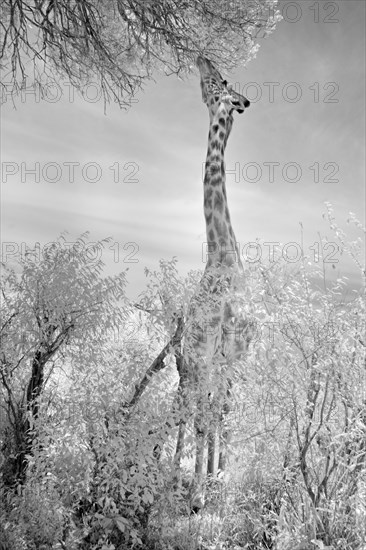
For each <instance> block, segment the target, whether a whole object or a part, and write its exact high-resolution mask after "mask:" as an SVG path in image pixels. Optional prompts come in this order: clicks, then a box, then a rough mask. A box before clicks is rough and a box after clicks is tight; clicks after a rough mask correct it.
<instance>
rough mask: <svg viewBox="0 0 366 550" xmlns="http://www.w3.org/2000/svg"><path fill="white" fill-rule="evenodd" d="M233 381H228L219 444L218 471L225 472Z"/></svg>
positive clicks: (229, 433) (229, 434)
mask: <svg viewBox="0 0 366 550" xmlns="http://www.w3.org/2000/svg"><path fill="white" fill-rule="evenodd" d="M231 387H232V382H231V380H228V381H227V388H226V396H225V400H224V403H223V405H222V409H221V418H220V432H221V433H220V444H219V464H218V471H220V472H224V471H225V468H226V463H227V452H228V445H229V443H230V436H231V432H230V429H229V426H228V422H227V417H228V414H229V412H230V402H231Z"/></svg>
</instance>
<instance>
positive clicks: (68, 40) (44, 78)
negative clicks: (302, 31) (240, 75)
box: [0, 0, 280, 106]
mask: <svg viewBox="0 0 366 550" xmlns="http://www.w3.org/2000/svg"><path fill="white" fill-rule="evenodd" d="M276 6H277V0H229V1H227V0H163V1H159V2H157V1H155V0H57V1H55V0H34V1H32V0H4V2H2V6H1V27H2V39H1V42H0V59H1V67H2V70H3V82H2V86H3V87H5V90H6V92H7V93H10V92H11V91H13V92H17V91H19V90H20V89H21V88H22V87H25V86H29V85H37V86H39V88H40V91H41V93H42V91H44V89H45V86H47V85H49V82H50V79H54V78H55V76H57V77H58V79H60V80H65V81H66V82H67V84H68V85H72V86H74V87H75V88H76V89H78V90H81V91H82V89H83V86H85V85H86V84H87V83H90V82H93V83H97V84H98V86H99V87H100V89H101V94H102V95H103V97H104V99H105V100H106V101H110V100H111V99H112V100H114V101H117V102H118V103H119V104H120V105H121V106H127V105H129V104H130V102H131V99H132V98H133V96H134V95H135V93H136V91H137V90H138V89H139V88H141V86H143V84H144V83H145V82H146V81H147V80H149V79H151V78H152V75H153V71H154V70H160V71H164V72H165V73H166V74H174V73H175V74H178V75H180V74H184V73H187V72H189V71H190V70H191V68H192V66H193V64H194V61H195V59H196V56H197V55H198V54H201V55H205V56H207V57H209V58H210V59H212V60H213V61H214V62H215V63H216V64H218V65H219V66H224V67H225V68H227V69H229V70H230V69H232V68H233V67H235V66H237V65H243V64H245V63H246V62H247V61H248V60H249V59H250V58H251V57H252V56H253V55H255V53H256V51H257V49H258V45H257V39H258V37H262V36H264V35H266V34H268V33H270V32H271V31H272V30H273V29H274V27H275V24H276V22H277V21H278V20H279V19H280V15H279V12H278V10H277V7H276ZM53 81H54V80H53Z"/></svg>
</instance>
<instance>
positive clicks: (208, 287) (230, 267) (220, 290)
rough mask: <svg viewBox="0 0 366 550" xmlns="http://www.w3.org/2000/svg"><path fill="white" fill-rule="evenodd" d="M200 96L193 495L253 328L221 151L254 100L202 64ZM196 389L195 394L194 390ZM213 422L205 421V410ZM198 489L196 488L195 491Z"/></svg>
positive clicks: (190, 331)
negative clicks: (202, 141) (203, 123)
mask: <svg viewBox="0 0 366 550" xmlns="http://www.w3.org/2000/svg"><path fill="white" fill-rule="evenodd" d="M197 66H198V68H199V71H200V75H201V90H202V99H203V102H204V103H206V105H207V107H208V111H209V117H210V123H209V135H208V148H207V157H206V164H205V176H204V184H203V187H204V216H205V222H206V235H207V263H206V268H205V272H204V275H203V277H202V279H201V282H200V285H199V288H198V290H197V292H196V294H195V296H194V297H193V299H192V302H191V305H190V308H189V312H188V323H187V331H186V336H185V342H184V350H183V355H184V361H185V363H186V365H187V368H186V373H185V374H186V380H184V381H183V383H182V388H183V386H184V384H187V386H189V387H190V388H191V391H190V392H188V391H186V393H185V395H186V404H185V405H186V408H187V409H189V408H191V407H190V405H189V403H188V401H189V399H188V394H189V393H191V394H192V393H193V395H194V399H195V408H196V410H195V421H194V425H195V432H196V465H195V485H196V493H197V494H200V492H201V491H200V487H202V483H203V466H204V446H205V442H206V440H207V438H208V445H209V448H208V472H209V473H210V474H213V473H214V465H215V456H214V451H215V441H216V426H217V424H218V423H219V420H220V417H221V420H223V419H224V417H225V416H226V415H227V413H228V412H229V409H230V395H231V392H230V388H231V372H232V368H233V365H234V363H235V361H237V360H240V359H241V358H242V357H243V356H244V354H245V352H246V350H247V348H248V345H249V342H250V339H251V336H250V325H249V323H248V322H247V320H246V316H245V314H244V312H243V311H241V309H242V308H241V301H240V300H238V298H237V292H238V288H239V285H240V282H241V278H242V274H243V266H242V263H241V260H240V255H239V250H238V246H237V243H236V239H235V235H234V231H233V228H232V224H231V220H230V213H229V208H228V202H227V194H226V185H225V162H224V152H225V148H226V144H227V140H228V137H229V135H230V132H231V129H232V124H233V111H234V110H236V111H238V112H239V113H242V112H243V111H244V110H245V108H247V107H248V106H249V101H248V100H247V99H246V98H245V97H243V96H241V95H240V94H238V93H236V92H235V91H234V90H233V89H232V87H231V86H230V85H228V84H227V82H226V81H225V80H223V78H222V77H221V75H220V73H219V72H218V71H217V69H216V68H215V67H214V66H213V65H212V63H211V62H210V61H209V60H208V59H206V58H203V57H199V58H198V59H197ZM192 387H193V390H192ZM208 412H209V413H212V414H210V416H211V421H210V422H208V421H207V413H208ZM228 438H229V433H228V431H227V430H226V431H225V428H224V429H223V433H222V434H221V442H222V443H223V444H222V448H221V449H220V456H219V464H218V466H219V469H220V468H221V469H224V467H225V461H226V446H227V442H228ZM197 488H198V489H197Z"/></svg>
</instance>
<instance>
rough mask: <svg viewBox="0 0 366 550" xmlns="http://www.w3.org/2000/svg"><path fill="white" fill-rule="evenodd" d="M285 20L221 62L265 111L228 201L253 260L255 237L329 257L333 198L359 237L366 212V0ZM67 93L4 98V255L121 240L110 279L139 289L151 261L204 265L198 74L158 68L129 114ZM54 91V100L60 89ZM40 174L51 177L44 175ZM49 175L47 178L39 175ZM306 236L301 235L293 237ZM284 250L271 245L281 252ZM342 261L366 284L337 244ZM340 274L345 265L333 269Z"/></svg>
mask: <svg viewBox="0 0 366 550" xmlns="http://www.w3.org/2000/svg"><path fill="white" fill-rule="evenodd" d="M280 9H281V12H282V15H283V17H284V19H283V20H282V21H281V22H280V23H278V25H277V28H276V30H275V32H274V33H273V34H271V35H270V36H269V37H268V38H267V39H263V40H260V45H261V46H260V49H259V52H258V54H257V57H256V59H254V60H252V61H251V62H250V63H249V64H248V65H247V67H245V68H238V69H237V70H236V71H235V72H234V73H231V74H227V73H225V69H224V68H223V67H220V68H219V69H220V70H221V72H222V73H223V74H224V75H225V76H226V77H227V78H228V80H229V81H230V82H231V83H233V84H234V85H235V86H236V89H237V90H238V91H239V90H240V91H241V92H242V93H244V95H246V96H247V97H248V98H249V99H250V100H251V101H252V103H251V106H250V108H249V109H247V110H246V111H245V113H244V114H242V115H238V114H236V116H235V120H234V128H233V131H232V134H231V136H230V139H229V143H228V147H227V153H226V170H227V192H228V200H229V209H230V212H231V219H232V223H233V228H234V231H235V235H236V238H237V241H238V242H239V244H240V247H241V250H242V251H243V254H245V252H248V254H251V252H250V250H251V249H250V247H249V244H248V243H251V242H255V241H256V240H258V239H259V241H260V242H261V243H281V244H280V245H278V246H277V245H276V250H277V251H279V252H280V253H281V252H282V253H283V254H284V255H285V257H286V258H287V259H290V257H291V258H293V254H296V253H297V250H298V247H299V245H300V243H301V242H302V241H301V240H302V239H303V242H304V249H305V250H304V251H305V253H306V254H309V255H310V257H312V258H313V259H314V257H315V256H314V255H315V254H316V251H317V250H318V247H319V243H320V240H321V237H322V236H328V239H329V241H330V243H332V242H335V239H334V236H333V235H332V233H331V232H330V231H329V226H328V224H327V223H326V221H325V220H324V218H323V213H324V212H325V211H326V208H325V204H324V203H325V202H326V201H328V202H330V203H331V204H332V206H333V209H334V213H335V216H336V219H337V222H338V223H339V225H340V226H341V227H342V228H343V229H344V230H345V231H346V233H347V235H348V236H349V238H350V240H352V239H355V238H356V237H358V236H360V235H361V234H360V233H359V232H358V231H355V230H354V229H353V227H352V226H350V225H349V224H347V219H348V217H349V212H353V213H355V214H356V217H357V218H358V219H360V220H361V221H363V222H364V219H365V184H364V181H365V3H364V2H363V0H340V1H335V2H327V1H324V0H321V1H320V2H314V1H308V0H298V1H297V2H287V1H286V2H285V1H281V2H280ZM94 93H95V90H94V89H90V90H89V96H88V98H86V99H83V98H81V97H78V95H77V94H76V92H75V93H74V94H73V93H71V92H70V90H69V89H68V88H66V89H64V95H63V96H62V97H56V98H55V101H43V100H39V98H37V96H36V95H35V94H34V91H33V90H32V89H30V90H29V93H27V94H25V95H23V97H18V98H15V108H14V105H13V103H12V101H11V100H10V99H8V100H7V101H6V103H4V104H3V106H2V149H1V153H2V179H1V184H2V186H1V203H2V208H1V209H2V221H1V240H2V259H3V260H12V259H14V254H15V253H16V252H21V251H22V250H24V248H25V246H29V247H34V246H35V243H37V242H39V243H41V246H43V245H44V244H45V243H49V242H52V241H55V240H56V239H57V237H58V236H59V235H60V233H62V232H64V231H67V232H68V234H69V235H68V240H69V241H73V240H75V238H76V237H77V236H79V235H80V234H81V233H84V232H85V231H89V232H90V240H91V241H97V240H99V239H102V238H105V237H111V238H112V240H111V243H110V245H109V249H107V250H106V251H105V252H104V255H103V258H102V259H103V261H104V262H105V264H106V273H107V274H112V273H117V272H119V271H122V270H124V269H126V268H127V267H128V268H129V276H128V279H129V286H128V291H127V292H128V295H129V296H131V297H136V296H137V294H138V293H139V292H141V291H142V290H143V289H144V287H145V284H146V277H145V275H144V268H145V266H146V267H149V268H150V269H156V268H157V267H158V263H159V260H160V259H162V258H164V259H170V258H172V257H173V256H176V257H177V258H178V260H179V263H178V266H179V271H180V272H181V273H182V274H185V273H186V272H187V271H188V270H190V269H203V268H204V258H203V255H202V247H203V243H205V241H206V237H205V225H204V217H203V190H202V165H203V162H204V160H205V156H206V148H207V133H208V114H207V108H206V106H205V105H204V104H203V103H202V99H201V91H200V86H199V77H198V72H197V71H193V72H192V74H190V75H189V76H188V77H186V78H185V79H184V80H180V79H178V78H177V77H176V76H170V77H167V76H165V75H164V74H159V73H157V74H156V75H155V82H153V81H151V82H150V83H148V84H147V85H146V86H145V88H144V91H143V92H141V93H139V95H138V96H137V97H136V101H135V103H134V104H133V106H132V108H131V109H130V110H129V111H127V112H126V111H123V110H120V109H119V108H118V106H116V105H115V104H112V105H109V106H108V107H107V113H106V114H105V111H104V104H103V101H102V99H100V100H98V99H97V98H96V100H95V95H94ZM53 97H54V96H51V99H52V98H53ZM32 169H33V171H34V170H36V172H35V173H34V172H33V173H32ZM38 172H39V174H38ZM290 243H295V244H290ZM269 251H270V246H269V245H263V244H262V245H261V249H260V253H261V254H262V259H263V260H264V261H268V260H269V259H270V258H269ZM327 256H328V260H329V262H328V263H327V266H326V268H327V270H328V269H329V270H330V269H331V266H333V265H335V267H336V273H337V275H338V274H343V275H346V276H347V277H349V285H350V286H351V287H359V286H360V285H361V277H360V275H359V272H358V270H357V268H356V267H355V265H354V264H353V263H352V262H351V261H350V260H349V259H348V258H347V257H346V256H345V255H341V254H340V252H339V250H338V249H337V247H336V245H334V247H332V246H331V245H330V246H329V247H328V250H327ZM329 272H330V271H329Z"/></svg>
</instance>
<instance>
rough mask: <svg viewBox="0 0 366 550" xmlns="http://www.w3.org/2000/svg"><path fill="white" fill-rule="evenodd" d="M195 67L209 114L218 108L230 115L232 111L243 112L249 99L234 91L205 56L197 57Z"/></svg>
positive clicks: (248, 103) (247, 105)
mask: <svg viewBox="0 0 366 550" xmlns="http://www.w3.org/2000/svg"><path fill="white" fill-rule="evenodd" d="M197 67H198V69H199V71H200V74H201V90H202V100H203V102H204V103H206V105H207V107H208V110H209V112H210V114H214V113H216V112H217V111H218V110H219V109H221V110H225V111H226V112H227V114H229V115H231V114H232V112H233V111H237V112H238V113H243V112H244V110H245V108H247V107H249V105H250V101H249V100H248V99H247V98H246V97H244V96H243V95H241V94H239V93H237V92H235V91H234V90H233V87H232V85H231V84H228V83H227V81H226V80H224V79H223V78H222V76H221V74H220V73H219V71H218V70H217V69H216V68H215V67H214V66H213V64H212V63H211V61H209V59H207V58H206V57H202V56H199V57H198V58H197Z"/></svg>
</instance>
